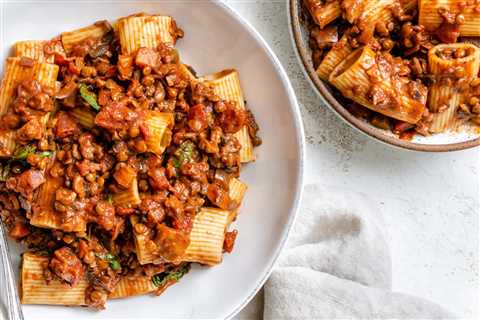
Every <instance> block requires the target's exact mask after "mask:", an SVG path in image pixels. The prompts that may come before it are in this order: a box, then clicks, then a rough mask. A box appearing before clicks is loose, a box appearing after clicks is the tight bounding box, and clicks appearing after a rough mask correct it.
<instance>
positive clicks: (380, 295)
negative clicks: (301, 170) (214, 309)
mask: <svg viewBox="0 0 480 320" xmlns="http://www.w3.org/2000/svg"><path fill="white" fill-rule="evenodd" d="M384 233H385V225H384V222H383V219H382V215H381V212H380V211H379V210H378V209H377V208H376V206H374V205H373V202H372V201H370V200H369V199H368V198H367V197H366V196H365V195H362V194H358V193H352V192H346V191H344V190H338V189H335V188H328V189H327V188H324V187H320V186H318V185H309V186H307V187H306V188H305V192H304V199H303V203H302V208H301V209H300V212H299V215H298V218H297V221H296V223H295V226H294V228H293V230H292V232H291V235H290V238H289V241H288V243H287V246H286V248H285V249H284V251H283V253H282V254H281V256H280V258H279V261H278V263H277V266H276V268H275V269H274V270H273V272H272V275H271V276H270V278H269V280H268V281H267V283H266V284H265V286H264V289H263V291H262V292H260V293H259V294H258V295H257V297H256V298H255V299H254V300H253V301H252V302H251V303H250V304H249V305H248V306H247V307H246V308H245V309H244V310H243V311H242V312H241V313H240V314H239V315H238V316H237V317H236V318H238V319H259V318H262V315H263V318H264V319H392V318H396V319H448V318H452V317H453V315H452V314H451V313H449V312H448V311H447V310H445V309H443V308H442V307H440V306H438V305H436V304H434V303H433V302H430V301H427V300H424V299H421V298H417V297H413V296H410V295H406V294H401V293H395V292H392V291H391V283H392V281H391V280H392V279H391V278H392V277H391V260H390V251H389V248H388V243H387V238H386V236H385V234H384Z"/></svg>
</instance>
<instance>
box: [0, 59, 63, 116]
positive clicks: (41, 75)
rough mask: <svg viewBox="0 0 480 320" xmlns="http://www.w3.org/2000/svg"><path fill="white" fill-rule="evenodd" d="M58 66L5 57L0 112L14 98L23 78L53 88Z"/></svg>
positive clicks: (3, 111)
mask: <svg viewBox="0 0 480 320" xmlns="http://www.w3.org/2000/svg"><path fill="white" fill-rule="evenodd" d="M57 75H58V66H57V65H54V64H50V63H39V62H36V61H32V60H30V61H29V62H28V63H26V61H24V60H23V59H22V58H18V57H14V58H7V68H6V72H5V76H4V78H3V81H2V85H1V87H0V114H4V113H5V112H6V111H7V109H8V107H9V105H10V103H11V102H12V101H13V99H14V98H15V90H16V88H17V86H18V84H19V83H20V82H22V81H24V80H29V79H34V80H37V81H38V82H39V83H40V84H41V85H42V86H44V87H50V88H55V82H56V80H57Z"/></svg>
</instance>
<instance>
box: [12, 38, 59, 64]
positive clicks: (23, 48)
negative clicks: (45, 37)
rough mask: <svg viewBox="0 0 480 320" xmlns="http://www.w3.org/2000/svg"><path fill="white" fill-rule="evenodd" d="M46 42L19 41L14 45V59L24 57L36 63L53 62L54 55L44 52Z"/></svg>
mask: <svg viewBox="0 0 480 320" xmlns="http://www.w3.org/2000/svg"><path fill="white" fill-rule="evenodd" d="M46 45H47V41H42V40H29V41H19V42H16V43H15V45H14V50H15V54H14V55H15V57H26V58H30V59H33V60H36V61H38V62H48V63H53V62H54V58H55V57H54V55H53V54H48V53H47V52H45V51H46V50H45V47H46Z"/></svg>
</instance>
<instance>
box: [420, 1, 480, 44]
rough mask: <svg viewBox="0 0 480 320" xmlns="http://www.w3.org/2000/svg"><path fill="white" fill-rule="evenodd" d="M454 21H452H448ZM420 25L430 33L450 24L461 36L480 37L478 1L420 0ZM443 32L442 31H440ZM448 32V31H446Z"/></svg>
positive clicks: (479, 7) (479, 8)
mask: <svg viewBox="0 0 480 320" xmlns="http://www.w3.org/2000/svg"><path fill="white" fill-rule="evenodd" d="M450 19H453V20H452V21H448V20H450ZM419 23H420V24H421V25H423V26H425V28H426V29H427V30H428V31H430V32H436V31H437V30H438V29H439V28H440V27H441V26H442V24H443V25H444V26H445V24H446V23H447V24H448V23H450V24H451V25H452V28H454V29H456V30H457V32H458V33H459V35H461V36H473V37H478V36H480V28H479V26H480V6H479V4H478V2H476V1H456V0H420V1H419ZM440 30H441V29H440ZM444 31H445V32H447V29H445V30H444Z"/></svg>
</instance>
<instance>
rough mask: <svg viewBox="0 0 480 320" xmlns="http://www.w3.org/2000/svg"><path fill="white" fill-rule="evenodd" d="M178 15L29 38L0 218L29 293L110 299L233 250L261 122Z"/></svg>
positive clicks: (5, 120) (74, 301)
mask: <svg viewBox="0 0 480 320" xmlns="http://www.w3.org/2000/svg"><path fill="white" fill-rule="evenodd" d="M183 36H184V32H183V30H182V29H180V28H179V27H178V26H177V24H176V22H175V20H173V18H172V17H170V16H162V15H150V14H145V13H140V14H134V15H130V16H127V17H124V18H120V19H118V20H117V21H116V22H114V23H113V25H112V24H110V23H109V22H108V21H106V20H105V21H99V22H96V23H94V24H92V25H90V26H87V27H84V28H81V29H77V30H74V31H67V32H64V33H62V34H61V35H60V36H59V37H55V38H53V39H51V40H45V41H43V40H42V41H38V40H35V41H21V42H17V43H15V45H14V50H13V56H12V57H9V58H7V62H6V69H5V73H4V78H3V81H2V84H1V87H0V114H1V120H0V123H1V129H2V130H1V132H0V142H1V144H0V146H1V148H0V156H1V158H2V170H1V172H2V177H1V178H2V179H1V180H2V181H1V182H0V183H1V184H0V185H1V190H0V203H1V208H2V212H1V213H2V216H1V217H2V219H3V221H4V223H5V224H6V226H7V229H8V231H9V235H10V236H11V237H12V238H13V239H15V240H17V241H19V242H21V243H23V244H24V245H27V246H28V247H29V250H28V251H27V252H25V253H23V255H22V269H21V289H20V292H21V294H20V297H21V301H22V303H23V304H47V305H67V306H89V307H92V308H96V309H103V308H105V305H106V302H107V299H117V298H125V297H129V296H135V295H140V294H146V293H156V294H157V295H159V294H161V293H163V292H164V291H165V290H166V289H167V288H168V287H169V286H171V285H173V284H175V283H176V282H178V281H179V280H180V279H181V278H182V277H183V276H184V275H185V274H187V273H188V271H189V269H190V264H191V263H199V264H202V265H209V266H214V265H217V264H219V263H220V262H221V261H222V255H223V253H229V252H232V250H233V246H234V243H235V238H236V236H237V230H236V229H232V228H231V227H230V225H231V224H232V222H233V221H234V220H235V219H236V216H237V214H238V213H239V208H240V206H241V204H242V201H243V197H244V194H245V192H246V190H247V185H246V184H245V183H244V182H242V181H241V180H240V171H241V168H242V167H243V166H245V165H246V164H247V163H249V162H252V161H254V160H255V156H254V152H253V149H254V147H256V146H259V145H260V144H261V139H260V138H259V137H258V136H257V131H258V130H259V127H258V125H257V123H256V121H255V117H254V115H253V113H252V112H251V111H250V110H249V109H248V107H247V104H246V102H245V98H244V96H243V92H242V88H241V84H240V76H239V73H238V71H237V70H235V69H227V70H224V71H221V72H218V73H215V74H211V75H206V76H202V77H199V76H197V75H196V73H195V71H194V70H193V68H192V67H190V66H188V65H186V64H184V63H182V61H181V60H180V58H179V57H180V54H179V51H178V50H177V49H176V48H175V44H176V42H177V40H178V39H180V38H182V37H183Z"/></svg>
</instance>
